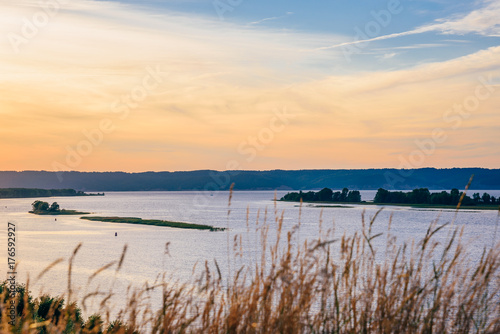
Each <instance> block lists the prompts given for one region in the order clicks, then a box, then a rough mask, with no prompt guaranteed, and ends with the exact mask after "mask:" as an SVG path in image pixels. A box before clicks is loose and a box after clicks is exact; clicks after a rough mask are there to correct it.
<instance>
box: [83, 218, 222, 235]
mask: <svg viewBox="0 0 500 334" xmlns="http://www.w3.org/2000/svg"><path fill="white" fill-rule="evenodd" d="M81 219H86V220H91V221H100V222H104V223H123V224H141V225H154V226H166V227H174V228H185V229H193V230H209V231H213V232H214V231H224V230H225V229H224V228H221V227H214V226H210V225H200V224H190V223H180V222H171V221H167V220H156V219H142V218H134V217H82V218H81Z"/></svg>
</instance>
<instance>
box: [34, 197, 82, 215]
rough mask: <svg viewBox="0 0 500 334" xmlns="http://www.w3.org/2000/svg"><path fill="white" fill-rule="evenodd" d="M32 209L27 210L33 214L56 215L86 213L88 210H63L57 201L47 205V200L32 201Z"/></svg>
mask: <svg viewBox="0 0 500 334" xmlns="http://www.w3.org/2000/svg"><path fill="white" fill-rule="evenodd" d="M31 206H32V208H33V209H32V210H31V211H29V213H33V214H35V215H52V216H57V215H88V214H89V212H80V211H76V210H65V209H62V210H61V208H60V207H59V204H57V202H54V203H52V204H51V205H49V203H47V202H43V201H34V202H33V203H32V204H31Z"/></svg>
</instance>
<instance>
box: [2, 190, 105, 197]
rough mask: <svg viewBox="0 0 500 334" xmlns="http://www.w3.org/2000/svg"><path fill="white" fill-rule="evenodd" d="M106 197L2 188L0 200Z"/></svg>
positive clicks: (102, 194) (100, 194)
mask: <svg viewBox="0 0 500 334" xmlns="http://www.w3.org/2000/svg"><path fill="white" fill-rule="evenodd" d="M70 196H104V193H96V194H90V193H86V192H83V191H76V190H75V189H38V188H0V198H33V197H70Z"/></svg>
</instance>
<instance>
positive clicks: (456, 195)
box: [280, 188, 500, 210]
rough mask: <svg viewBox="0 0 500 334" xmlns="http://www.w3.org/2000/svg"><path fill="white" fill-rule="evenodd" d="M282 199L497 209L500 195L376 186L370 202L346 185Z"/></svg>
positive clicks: (290, 195) (290, 194)
mask: <svg viewBox="0 0 500 334" xmlns="http://www.w3.org/2000/svg"><path fill="white" fill-rule="evenodd" d="M280 200H281V201H288V202H300V201H301V200H302V201H303V202H306V203H311V202H312V203H314V202H316V203H351V204H368V205H406V206H412V207H420V208H443V209H454V208H457V206H458V204H459V203H460V207H461V208H464V209H482V210H496V209H498V207H499V206H500V197H499V198H495V196H491V195H490V194H488V193H483V194H482V195H481V194H480V193H474V194H473V195H472V197H469V196H467V195H465V194H464V193H463V192H460V191H459V190H458V189H452V190H451V191H450V192H447V191H441V192H437V193H431V192H430V191H429V189H427V188H418V189H413V190H412V191H410V192H404V191H389V190H385V189H383V188H379V189H378V191H377V194H376V195H375V199H374V200H373V202H365V201H362V200H361V194H360V192H359V191H357V190H352V191H350V190H349V189H348V188H344V189H342V191H337V192H334V191H333V190H331V189H330V188H323V189H321V190H320V191H317V192H314V191H308V192H302V191H299V192H291V193H288V194H286V195H285V196H283V197H282V198H281V199H280Z"/></svg>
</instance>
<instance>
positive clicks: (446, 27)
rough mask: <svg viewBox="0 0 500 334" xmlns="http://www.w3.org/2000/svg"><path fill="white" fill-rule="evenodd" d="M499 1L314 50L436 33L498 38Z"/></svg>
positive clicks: (499, 31) (499, 32)
mask: <svg viewBox="0 0 500 334" xmlns="http://www.w3.org/2000/svg"><path fill="white" fill-rule="evenodd" d="M499 17H500V0H490V1H486V2H484V7H483V8H481V9H477V10H474V11H472V12H470V13H468V14H466V15H460V16H459V15H456V16H454V17H450V18H444V19H439V20H436V21H435V22H434V23H432V24H428V25H424V26H421V27H418V28H415V29H413V30H409V31H404V32H399V33H394V34H388V35H382V36H377V37H374V38H370V39H364V40H354V41H349V42H344V43H338V44H334V45H330V46H324V47H319V48H316V49H314V50H315V51H321V50H330V49H336V48H340V47H344V46H349V45H355V44H361V43H369V42H375V41H382V40H387V39H393V38H398V37H404V36H411V35H417V34H423V33H428V32H437V33H440V34H447V35H465V34H469V33H472V34H478V35H482V36H491V37H500V20H499Z"/></svg>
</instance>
